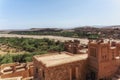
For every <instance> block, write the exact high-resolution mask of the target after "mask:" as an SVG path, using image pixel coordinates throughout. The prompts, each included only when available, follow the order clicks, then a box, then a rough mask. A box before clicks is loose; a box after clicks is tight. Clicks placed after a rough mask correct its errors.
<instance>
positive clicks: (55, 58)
mask: <svg viewBox="0 0 120 80" xmlns="http://www.w3.org/2000/svg"><path fill="white" fill-rule="evenodd" d="M87 57H88V55H87V54H71V53H68V52H62V53H61V54H58V53H55V54H49V55H44V56H43V55H42V56H40V55H39V56H34V58H35V59H37V60H38V61H40V62H42V63H43V64H44V65H45V66H46V67H51V66H57V65H61V64H66V63H71V62H75V61H80V60H86V59H87Z"/></svg>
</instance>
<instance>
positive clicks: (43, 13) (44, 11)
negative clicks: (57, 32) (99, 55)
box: [0, 0, 120, 29]
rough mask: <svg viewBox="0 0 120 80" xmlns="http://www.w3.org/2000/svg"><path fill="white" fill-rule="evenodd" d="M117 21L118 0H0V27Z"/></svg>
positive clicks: (58, 25) (32, 26)
mask: <svg viewBox="0 0 120 80" xmlns="http://www.w3.org/2000/svg"><path fill="white" fill-rule="evenodd" d="M85 25H89V26H92V25H98V26H102V25H120V0H0V29H28V28H45V27H53V28H70V27H77V26H85Z"/></svg>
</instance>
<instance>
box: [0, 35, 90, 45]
mask: <svg viewBox="0 0 120 80" xmlns="http://www.w3.org/2000/svg"><path fill="white" fill-rule="evenodd" d="M0 37H18V38H21V37H23V38H35V39H42V38H49V39H54V40H60V41H62V42H64V41H67V40H74V39H77V40H80V42H81V44H87V42H88V39H80V38H70V37H61V36H46V35H42V36H41V35H40V36H38V35H17V34H0Z"/></svg>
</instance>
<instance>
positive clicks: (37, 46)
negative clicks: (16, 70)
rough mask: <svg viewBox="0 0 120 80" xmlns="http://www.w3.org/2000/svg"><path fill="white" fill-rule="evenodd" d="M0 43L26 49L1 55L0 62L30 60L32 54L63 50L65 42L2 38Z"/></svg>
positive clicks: (45, 39)
mask: <svg viewBox="0 0 120 80" xmlns="http://www.w3.org/2000/svg"><path fill="white" fill-rule="evenodd" d="M0 44H3V45H8V46H10V47H13V48H16V49H18V50H21V51H25V53H23V54H11V53H7V54H5V55H0V64H4V63H12V62H20V63H22V62H30V61H32V56H34V55H39V54H45V53H47V52H49V51H57V52H60V51H63V50H64V43H63V42H60V41H55V40H50V39H47V38H44V39H32V38H4V37H2V38H0Z"/></svg>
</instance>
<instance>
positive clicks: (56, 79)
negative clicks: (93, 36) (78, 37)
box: [33, 40, 120, 80]
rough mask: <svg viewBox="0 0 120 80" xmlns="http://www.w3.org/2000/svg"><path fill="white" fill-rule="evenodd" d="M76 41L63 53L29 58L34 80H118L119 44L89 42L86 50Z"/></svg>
mask: <svg viewBox="0 0 120 80" xmlns="http://www.w3.org/2000/svg"><path fill="white" fill-rule="evenodd" d="M79 43H80V42H79V41H74V42H73V41H69V42H66V43H65V49H66V51H67V52H62V53H61V54H58V53H55V54H47V55H37V56H34V57H33V62H34V79H36V80H119V79H120V44H119V43H116V42H111V41H108V42H105V41H103V40H91V41H89V43H88V48H87V49H88V50H87V49H84V48H82V47H80V45H79Z"/></svg>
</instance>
